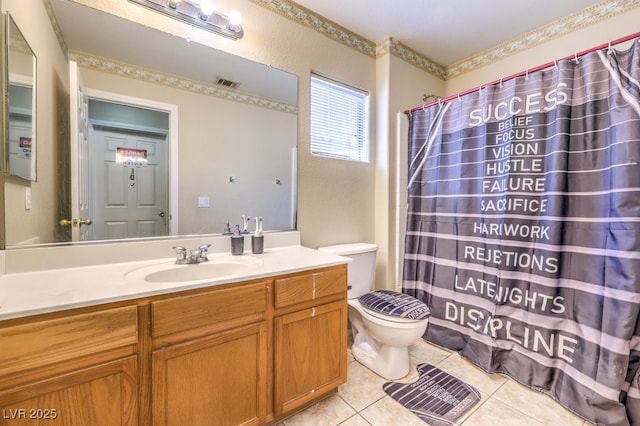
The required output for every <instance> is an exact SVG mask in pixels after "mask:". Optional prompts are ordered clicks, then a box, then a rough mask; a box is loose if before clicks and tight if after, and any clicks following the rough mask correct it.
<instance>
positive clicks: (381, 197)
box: [374, 54, 444, 290]
mask: <svg viewBox="0 0 640 426" xmlns="http://www.w3.org/2000/svg"><path fill="white" fill-rule="evenodd" d="M376 73H377V82H378V85H377V101H378V120H377V135H378V136H377V139H376V150H377V153H378V155H377V156H376V161H375V165H376V175H375V181H374V185H375V188H376V190H375V194H376V195H375V212H374V214H375V243H376V244H377V245H378V262H377V263H378V264H377V268H376V288H378V289H390V290H394V289H396V288H397V287H398V286H399V285H401V263H402V256H403V254H404V250H403V249H404V234H405V229H406V205H407V197H406V187H407V183H406V182H407V178H406V175H407V167H406V164H407V155H408V154H407V150H408V144H407V136H408V127H407V124H408V118H407V117H406V116H405V114H404V111H405V110H407V109H410V108H411V107H413V106H416V105H419V104H420V103H421V101H422V96H423V95H424V94H437V95H442V94H443V92H444V82H443V81H442V80H440V79H439V78H437V77H434V76H433V75H431V74H428V73H426V72H423V71H421V70H420V69H418V68H416V67H415V66H413V65H410V64H408V63H407V62H405V61H404V60H402V59H400V58H398V57H396V56H393V55H389V54H387V55H384V56H382V57H380V58H379V59H378V60H377V63H376Z"/></svg>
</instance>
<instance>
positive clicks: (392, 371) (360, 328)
mask: <svg viewBox="0 0 640 426" xmlns="http://www.w3.org/2000/svg"><path fill="white" fill-rule="evenodd" d="M377 249H378V247H377V246H376V245H375V244H368V243H352V244H338V245H333V246H326V247H320V248H318V250H320V251H324V252H329V253H333V254H337V255H339V256H344V257H348V258H350V259H351V260H352V262H351V263H349V266H348V272H347V284H348V288H349V291H348V299H349V300H348V302H347V303H348V306H349V313H348V316H349V322H350V324H351V334H352V336H353V345H352V346H351V352H352V354H353V356H354V358H355V359H356V360H357V361H358V362H360V363H361V364H362V365H364V366H366V367H368V368H369V369H371V370H372V371H373V372H374V373H376V374H378V375H379V376H382V377H384V378H386V379H389V380H395V379H399V378H401V377H404V376H405V375H407V374H408V373H409V369H410V363H409V346H410V345H411V344H413V343H414V342H416V341H417V340H418V339H420V338H421V337H422V335H423V334H424V332H425V330H426V329H427V322H428V321H429V318H428V317H429V314H430V311H429V308H428V307H427V305H425V304H424V303H423V302H421V301H420V300H418V299H416V298H414V297H412V296H410V295H408V294H404V293H398V292H395V291H388V290H381V291H373V287H374V278H375V267H376V251H377Z"/></svg>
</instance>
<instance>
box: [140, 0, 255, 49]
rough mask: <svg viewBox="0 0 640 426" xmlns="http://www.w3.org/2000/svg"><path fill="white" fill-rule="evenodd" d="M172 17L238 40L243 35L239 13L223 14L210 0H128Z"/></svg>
mask: <svg viewBox="0 0 640 426" xmlns="http://www.w3.org/2000/svg"><path fill="white" fill-rule="evenodd" d="M129 1H130V2H132V3H136V4H139V5H142V6H145V7H148V8H149V9H152V10H155V11H156V12H160V13H162V14H165V15H167V16H171V17H172V18H175V19H178V20H180V21H182V22H186V23H187V24H191V25H194V26H196V27H198V28H203V29H205V30H208V31H211V32H214V33H216V34H218V35H222V36H225V37H229V38H231V39H234V40H238V39H239V38H241V37H242V36H243V35H244V31H243V30H242V26H241V25H240V13H239V12H237V11H232V12H231V13H229V15H228V16H227V15H224V14H222V13H220V12H217V11H215V10H214V6H213V1H212V0H129Z"/></svg>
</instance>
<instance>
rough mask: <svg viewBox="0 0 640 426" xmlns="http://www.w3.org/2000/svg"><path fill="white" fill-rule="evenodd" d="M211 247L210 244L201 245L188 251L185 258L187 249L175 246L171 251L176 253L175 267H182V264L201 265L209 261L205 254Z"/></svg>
mask: <svg viewBox="0 0 640 426" xmlns="http://www.w3.org/2000/svg"><path fill="white" fill-rule="evenodd" d="M209 247H211V244H203V245H201V246H200V247H198V248H197V249H193V250H190V251H189V256H187V249H186V248H184V247H182V246H175V247H173V249H174V250H175V251H176V265H184V264H188V265H191V264H194V263H202V262H206V261H207V260H209V258H208V257H207V252H208V250H209Z"/></svg>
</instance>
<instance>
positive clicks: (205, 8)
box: [200, 0, 213, 16]
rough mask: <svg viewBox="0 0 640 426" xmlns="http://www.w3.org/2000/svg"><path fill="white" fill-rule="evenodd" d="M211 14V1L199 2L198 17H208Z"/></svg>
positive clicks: (203, 0)
mask: <svg viewBox="0 0 640 426" xmlns="http://www.w3.org/2000/svg"><path fill="white" fill-rule="evenodd" d="M212 13H213V2H212V1H211V0H202V1H201V2H200V16H209V15H211V14H212Z"/></svg>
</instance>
